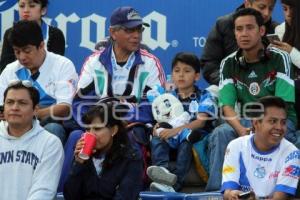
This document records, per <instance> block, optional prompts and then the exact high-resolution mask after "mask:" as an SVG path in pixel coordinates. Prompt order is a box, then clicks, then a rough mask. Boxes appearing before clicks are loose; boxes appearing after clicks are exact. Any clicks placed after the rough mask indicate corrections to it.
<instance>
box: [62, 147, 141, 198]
mask: <svg viewBox="0 0 300 200" xmlns="http://www.w3.org/2000/svg"><path fill="white" fill-rule="evenodd" d="M121 152H122V155H119V156H117V157H116V158H115V159H114V160H113V162H112V163H111V164H110V165H109V166H106V167H105V166H103V169H102V172H100V174H99V175H97V172H96V169H95V166H94V164H93V161H92V160H91V159H90V160H89V161H87V162H86V163H84V164H78V163H77V162H74V165H73V167H72V170H71V173H70V175H69V177H68V179H67V181H66V183H65V185H64V198H65V199H66V200H104V199H105V200H106V199H107V200H108V199H114V200H121V199H123V200H135V199H137V198H138V195H139V192H140V191H141V189H142V184H143V181H142V177H143V161H142V156H141V153H139V152H138V151H137V150H134V149H132V148H124V149H123V150H122V151H121Z"/></svg>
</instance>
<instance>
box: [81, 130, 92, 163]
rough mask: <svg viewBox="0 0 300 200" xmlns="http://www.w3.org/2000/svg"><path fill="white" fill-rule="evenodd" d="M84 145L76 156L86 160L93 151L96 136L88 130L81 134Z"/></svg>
mask: <svg viewBox="0 0 300 200" xmlns="http://www.w3.org/2000/svg"><path fill="white" fill-rule="evenodd" d="M83 139H84V142H85V144H84V146H83V148H82V149H81V150H80V152H79V154H78V157H79V158H81V159H82V160H88V159H89V158H90V156H91V155H92V153H93V149H94V147H95V146H96V136H95V135H94V134H92V133H90V132H85V133H84V135H83Z"/></svg>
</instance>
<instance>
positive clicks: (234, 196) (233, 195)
mask: <svg viewBox="0 0 300 200" xmlns="http://www.w3.org/2000/svg"><path fill="white" fill-rule="evenodd" d="M242 193H243V191H240V190H226V191H225V193H224V200H240V199H246V200H255V193H254V192H251V193H250V196H249V197H247V198H239V195H240V194H242Z"/></svg>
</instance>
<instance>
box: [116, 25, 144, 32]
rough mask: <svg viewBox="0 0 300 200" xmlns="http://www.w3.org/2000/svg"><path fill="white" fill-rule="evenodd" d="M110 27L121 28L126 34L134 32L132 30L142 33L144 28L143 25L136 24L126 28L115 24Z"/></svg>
mask: <svg viewBox="0 0 300 200" xmlns="http://www.w3.org/2000/svg"><path fill="white" fill-rule="evenodd" d="M112 28H116V29H121V30H123V31H124V32H125V33H127V34H131V33H134V32H138V33H142V32H144V30H145V28H144V27H143V26H136V27H133V28H127V27H125V26H120V25H116V26H113V27H112Z"/></svg>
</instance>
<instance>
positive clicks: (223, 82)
mask: <svg viewBox="0 0 300 200" xmlns="http://www.w3.org/2000/svg"><path fill="white" fill-rule="evenodd" d="M228 84H233V80H232V79H231V78H230V79H225V80H224V81H222V83H220V85H219V90H221V89H223V87H224V86H226V85H228Z"/></svg>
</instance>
